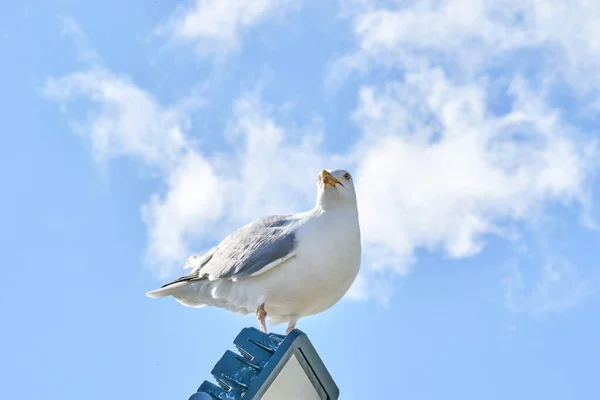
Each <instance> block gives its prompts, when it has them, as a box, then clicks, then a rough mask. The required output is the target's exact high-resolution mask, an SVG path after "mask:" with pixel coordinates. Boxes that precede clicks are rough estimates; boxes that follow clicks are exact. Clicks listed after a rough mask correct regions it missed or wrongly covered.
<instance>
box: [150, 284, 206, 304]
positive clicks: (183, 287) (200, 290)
mask: <svg viewBox="0 0 600 400" xmlns="http://www.w3.org/2000/svg"><path fill="white" fill-rule="evenodd" d="M146 296H148V297H152V298H159V297H166V296H173V298H174V299H175V300H177V301H178V302H180V303H181V304H183V305H184V306H187V307H204V306H206V305H212V304H211V296H210V287H208V285H206V282H205V281H198V280H196V281H189V280H186V281H183V282H175V283H170V284H168V285H165V286H163V287H161V288H158V289H156V290H152V291H150V292H148V293H146Z"/></svg>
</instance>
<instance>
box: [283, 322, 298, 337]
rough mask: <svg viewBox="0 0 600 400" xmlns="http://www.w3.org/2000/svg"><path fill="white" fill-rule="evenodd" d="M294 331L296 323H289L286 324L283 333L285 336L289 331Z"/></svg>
mask: <svg viewBox="0 0 600 400" xmlns="http://www.w3.org/2000/svg"><path fill="white" fill-rule="evenodd" d="M294 329H296V321H290V323H289V324H288V327H287V330H286V331H285V334H286V335H289V334H290V332H291V331H293V330H294Z"/></svg>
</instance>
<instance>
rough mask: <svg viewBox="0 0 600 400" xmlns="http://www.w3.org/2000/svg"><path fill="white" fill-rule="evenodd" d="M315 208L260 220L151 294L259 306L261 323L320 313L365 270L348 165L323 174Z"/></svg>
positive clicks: (241, 309)
mask: <svg viewBox="0 0 600 400" xmlns="http://www.w3.org/2000/svg"><path fill="white" fill-rule="evenodd" d="M316 180H317V201H316V204H315V206H314V207H313V209H312V210H310V211H306V212H301V213H298V214H289V215H273V216H268V217H264V218H260V219H258V220H256V221H253V222H251V223H249V224H247V225H245V226H243V227H241V228H239V229H238V230H236V231H234V232H233V233H231V234H230V235H229V236H227V237H226V238H225V239H223V241H222V242H221V243H219V244H218V245H216V246H215V247H213V248H212V249H210V250H209V251H208V252H206V253H203V254H196V255H192V256H191V257H189V258H188V260H187V262H186V264H185V267H184V268H191V269H192V270H191V272H190V273H189V274H187V275H185V276H182V277H181V278H179V279H176V280H174V281H172V282H169V283H167V284H166V285H163V286H162V287H161V288H159V289H156V290H153V291H151V292H148V293H147V296H149V297H152V298H157V297H165V296H172V297H173V298H175V300H177V301H178V302H179V303H181V304H183V305H184V306H188V307H198V308H199V307H204V306H214V307H219V308H223V309H226V310H229V311H232V312H235V313H238V314H241V315H247V314H251V313H254V312H255V313H256V317H257V319H258V324H259V328H260V330H261V331H262V332H264V333H267V323H266V318H267V315H268V316H269V325H271V326H274V325H278V324H281V323H284V322H287V323H288V327H287V330H286V335H287V334H289V333H290V332H291V331H292V330H293V329H295V327H296V323H297V322H298V320H299V319H300V318H302V317H306V316H310V315H314V314H318V313H321V312H323V311H325V310H327V309H328V308H330V307H332V306H333V305H334V304H336V303H337V302H338V301H339V300H340V299H341V298H342V297H343V296H344V295H345V294H346V292H347V291H348V289H349V288H350V286H351V285H352V283H353V282H354V280H355V278H356V276H357V275H358V272H359V269H360V260H361V238H360V226H359V221H358V209H357V202H356V191H355V188H354V181H353V178H352V176H351V175H350V173H349V172H348V171H345V170H343V169H335V170H325V169H324V170H322V171H321V173H320V174H319V175H318V176H317V179H316Z"/></svg>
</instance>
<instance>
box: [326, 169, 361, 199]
mask: <svg viewBox="0 0 600 400" xmlns="http://www.w3.org/2000/svg"><path fill="white" fill-rule="evenodd" d="M317 186H318V194H317V206H320V207H321V208H323V209H328V208H341V207H354V208H356V191H355V189H354V180H353V178H352V175H350V173H349V172H348V171H346V170H343V169H334V170H326V169H324V170H322V171H321V173H320V174H319V175H318V176H317Z"/></svg>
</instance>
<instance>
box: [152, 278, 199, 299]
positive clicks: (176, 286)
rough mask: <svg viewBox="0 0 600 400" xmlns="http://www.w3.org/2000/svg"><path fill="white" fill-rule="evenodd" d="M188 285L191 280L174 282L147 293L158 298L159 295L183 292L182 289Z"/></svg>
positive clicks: (164, 295)
mask: <svg viewBox="0 0 600 400" xmlns="http://www.w3.org/2000/svg"><path fill="white" fill-rule="evenodd" d="M188 285H189V282H177V283H173V284H172V285H168V286H163V287H161V288H158V289H155V290H152V291H150V292H148V293H146V296H148V297H152V298H153V299H157V298H159V297H166V296H174V295H176V294H177V293H179V292H181V290H182V289H183V288H185V287H186V286H188Z"/></svg>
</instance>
